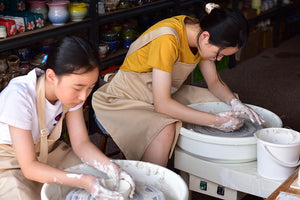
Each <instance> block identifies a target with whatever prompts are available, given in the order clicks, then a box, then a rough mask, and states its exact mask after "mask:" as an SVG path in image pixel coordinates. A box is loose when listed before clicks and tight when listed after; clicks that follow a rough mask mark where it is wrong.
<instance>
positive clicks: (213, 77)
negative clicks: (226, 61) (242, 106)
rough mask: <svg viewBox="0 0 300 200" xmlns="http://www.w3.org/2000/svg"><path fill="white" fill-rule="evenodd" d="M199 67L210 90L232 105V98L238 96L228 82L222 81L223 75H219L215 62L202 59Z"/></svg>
mask: <svg viewBox="0 0 300 200" xmlns="http://www.w3.org/2000/svg"><path fill="white" fill-rule="evenodd" d="M199 69H200V71H201V73H202V75H203V77H204V79H205V81H206V83H207V86H208V89H209V91H210V92H211V93H213V94H214V95H215V96H216V97H218V98H219V99H220V100H222V101H223V102H225V103H227V104H228V105H230V102H231V100H232V99H235V98H236V97H235V96H234V94H233V93H232V91H231V90H230V89H229V87H228V86H227V85H226V83H225V82H223V81H222V79H221V77H219V76H218V72H217V69H216V65H215V63H214V62H213V61H209V60H206V61H201V62H200V63H199Z"/></svg>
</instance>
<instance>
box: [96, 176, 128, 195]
mask: <svg viewBox="0 0 300 200" xmlns="http://www.w3.org/2000/svg"><path fill="white" fill-rule="evenodd" d="M104 185H105V183H104V180H103V179H101V178H97V179H96V182H95V183H94V184H93V187H92V190H91V195H92V196H93V197H94V198H95V199H99V200H100V199H112V200H124V197H123V196H122V194H120V193H119V192H116V191H112V190H109V189H107V188H105V187H104Z"/></svg>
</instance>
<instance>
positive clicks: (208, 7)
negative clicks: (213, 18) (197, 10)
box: [205, 3, 220, 14]
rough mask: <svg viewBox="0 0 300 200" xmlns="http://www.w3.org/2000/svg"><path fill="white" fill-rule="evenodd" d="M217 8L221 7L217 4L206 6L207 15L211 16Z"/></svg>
mask: <svg viewBox="0 0 300 200" xmlns="http://www.w3.org/2000/svg"><path fill="white" fill-rule="evenodd" d="M215 8H220V6H219V5H218V4H216V3H207V4H206V5H205V11H206V13H207V14H209V13H210V12H211V11H212V10H213V9H215Z"/></svg>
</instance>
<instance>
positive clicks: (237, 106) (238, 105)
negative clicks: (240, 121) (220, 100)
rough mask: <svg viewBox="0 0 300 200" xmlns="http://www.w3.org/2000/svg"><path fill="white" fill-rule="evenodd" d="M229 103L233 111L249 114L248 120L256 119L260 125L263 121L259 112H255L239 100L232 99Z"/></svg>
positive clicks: (253, 120)
mask: <svg viewBox="0 0 300 200" xmlns="http://www.w3.org/2000/svg"><path fill="white" fill-rule="evenodd" d="M230 104H231V106H232V110H233V111H240V112H244V113H245V114H246V115H248V116H249V118H250V120H251V121H252V122H253V123H255V121H257V122H258V124H259V125H261V124H262V123H264V122H265V121H264V120H263V118H262V117H261V116H260V115H259V114H257V113H256V112H255V111H254V110H253V109H252V108H250V107H248V106H246V105H245V104H243V103H242V102H241V101H240V100H238V99H233V100H231V102H230Z"/></svg>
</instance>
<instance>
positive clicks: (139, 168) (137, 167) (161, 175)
mask: <svg viewBox="0 0 300 200" xmlns="http://www.w3.org/2000/svg"><path fill="white" fill-rule="evenodd" d="M116 163H117V164H119V165H120V167H121V168H122V169H124V170H125V171H127V172H128V173H129V174H130V175H131V176H132V178H133V179H134V181H135V182H136V183H143V184H145V185H150V186H153V187H155V188H157V189H158V190H160V191H161V192H162V193H163V194H164V196H165V198H166V199H167V200H188V188H187V185H186V183H185V182H184V180H183V179H182V178H181V177H180V176H179V175H178V174H176V173H175V172H173V171H171V170H169V169H167V168H164V167H161V166H158V165H155V164H151V163H147V162H141V161H133V160H116ZM66 170H67V171H70V172H78V173H86V174H93V175H97V176H99V177H103V178H105V176H106V175H105V174H103V173H101V172H99V171H97V170H95V169H94V168H92V167H90V166H88V165H86V164H80V165H76V166H74V167H71V168H69V169H66ZM71 190H72V188H71V187H67V186H61V185H56V184H47V183H45V184H44V185H43V187H42V191H41V199H42V200H54V199H55V200H62V199H65V197H66V196H67V194H68V193H69V192H70V191H71Z"/></svg>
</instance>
